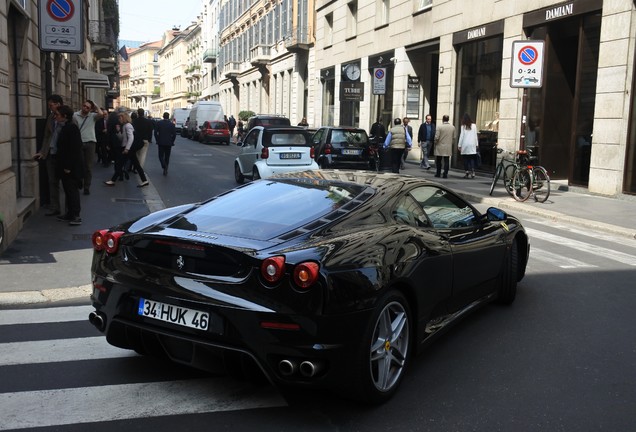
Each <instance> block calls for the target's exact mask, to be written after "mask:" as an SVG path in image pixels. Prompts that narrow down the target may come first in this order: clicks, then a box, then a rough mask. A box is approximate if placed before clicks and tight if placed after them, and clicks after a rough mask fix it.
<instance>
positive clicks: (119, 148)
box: [104, 112, 135, 186]
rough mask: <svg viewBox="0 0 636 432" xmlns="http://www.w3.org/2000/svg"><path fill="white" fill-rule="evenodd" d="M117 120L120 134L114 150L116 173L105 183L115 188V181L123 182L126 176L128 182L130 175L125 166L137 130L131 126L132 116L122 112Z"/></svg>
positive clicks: (117, 133) (118, 133)
mask: <svg viewBox="0 0 636 432" xmlns="http://www.w3.org/2000/svg"><path fill="white" fill-rule="evenodd" d="M117 118H118V120H119V128H118V132H116V135H117V138H116V140H117V141H116V142H115V143H114V149H113V150H114V154H115V173H114V174H113V176H112V177H111V179H110V180H108V181H105V182H104V184H106V185H108V186H115V181H116V180H117V179H120V180H123V177H124V176H125V177H126V180H128V178H129V175H128V172H127V171H126V170H125V169H124V166H125V165H126V162H128V153H129V152H130V149H131V148H132V145H133V142H134V140H135V130H134V128H133V126H132V124H131V119H130V115H128V113H126V112H120V113H118V114H117Z"/></svg>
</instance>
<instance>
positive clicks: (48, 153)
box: [33, 94, 64, 216]
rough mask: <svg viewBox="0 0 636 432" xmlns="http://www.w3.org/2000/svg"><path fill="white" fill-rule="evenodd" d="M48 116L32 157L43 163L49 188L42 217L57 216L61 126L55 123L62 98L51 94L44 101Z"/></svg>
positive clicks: (59, 212)
mask: <svg viewBox="0 0 636 432" xmlns="http://www.w3.org/2000/svg"><path fill="white" fill-rule="evenodd" d="M46 104H47V107H48V109H49V115H48V116H47V118H46V126H45V127H44V135H43V139H42V148H41V149H40V151H39V152H37V153H36V154H35V155H33V159H35V160H41V161H44V163H45V167H46V176H47V181H48V186H49V211H48V212H46V213H44V216H59V215H60V214H62V213H61V209H62V207H61V206H60V178H59V177H58V174H57V166H56V162H57V161H56V159H57V137H58V133H59V129H60V128H61V125H58V122H57V109H58V108H59V107H61V106H62V105H63V104H64V101H63V99H62V96H60V95H56V94H53V95H51V96H49V97H48V98H47V99H46Z"/></svg>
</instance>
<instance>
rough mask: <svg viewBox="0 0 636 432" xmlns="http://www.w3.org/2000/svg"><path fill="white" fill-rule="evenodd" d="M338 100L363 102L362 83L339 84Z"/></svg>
mask: <svg viewBox="0 0 636 432" xmlns="http://www.w3.org/2000/svg"><path fill="white" fill-rule="evenodd" d="M340 100H341V101H343V102H362V101H364V83H363V82H346V81H342V82H341V83H340Z"/></svg>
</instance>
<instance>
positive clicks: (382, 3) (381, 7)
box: [375, 0, 390, 26]
mask: <svg viewBox="0 0 636 432" xmlns="http://www.w3.org/2000/svg"><path fill="white" fill-rule="evenodd" d="M389 1H390V0H376V10H377V11H378V13H377V15H376V16H375V24H376V26H382V25H385V24H388V23H389V6H390V4H389Z"/></svg>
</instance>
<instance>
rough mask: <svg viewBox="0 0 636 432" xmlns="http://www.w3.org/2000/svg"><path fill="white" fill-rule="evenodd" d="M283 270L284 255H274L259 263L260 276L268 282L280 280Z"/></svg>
mask: <svg viewBox="0 0 636 432" xmlns="http://www.w3.org/2000/svg"><path fill="white" fill-rule="evenodd" d="M284 272H285V257H284V256H275V257H270V258H267V259H265V261H263V264H261V276H263V278H264V279H265V280H266V281H267V282H270V283H275V282H278V281H279V280H280V278H281V277H282V276H283V273H284Z"/></svg>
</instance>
